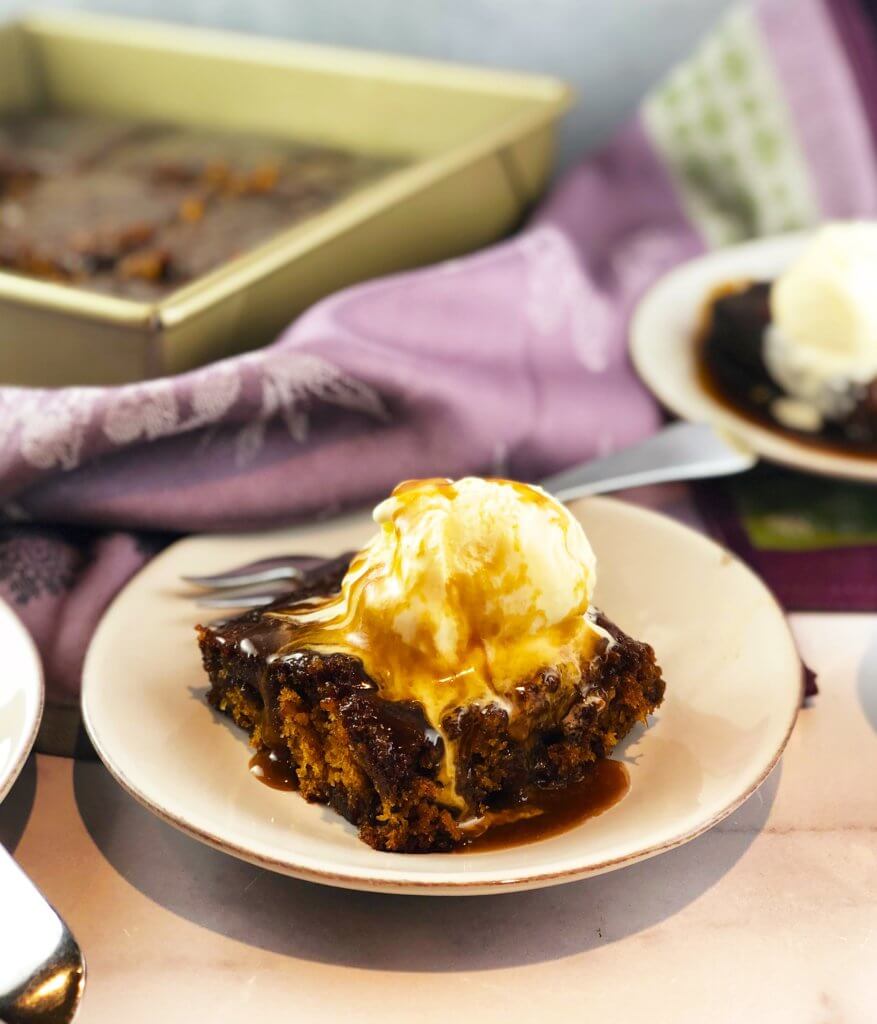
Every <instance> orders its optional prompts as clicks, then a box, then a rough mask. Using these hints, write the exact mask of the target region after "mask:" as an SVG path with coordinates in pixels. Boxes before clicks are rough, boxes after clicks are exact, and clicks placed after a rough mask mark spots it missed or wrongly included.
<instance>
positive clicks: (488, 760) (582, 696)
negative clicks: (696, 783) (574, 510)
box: [199, 477, 664, 852]
mask: <svg viewBox="0 0 877 1024" xmlns="http://www.w3.org/2000/svg"><path fill="white" fill-rule="evenodd" d="M375 520H376V521H377V524H378V532H377V533H376V535H375V536H374V537H373V538H372V539H371V540H370V541H369V543H368V544H367V545H366V546H365V547H364V548H363V549H362V550H361V551H360V552H359V553H358V554H356V555H355V556H354V557H353V559H352V561H350V563H349V567H347V568H346V571H345V567H344V566H342V567H341V568H340V569H338V568H335V570H334V571H333V572H330V573H328V574H326V573H323V574H320V573H319V571H317V572H315V573H314V574H312V575H311V576H310V577H308V578H306V579H305V581H304V583H303V584H302V585H301V586H299V587H298V588H297V589H296V590H295V591H294V592H293V593H291V594H290V595H288V596H287V597H285V598H281V599H280V600H278V601H277V602H275V604H273V605H271V606H269V607H268V608H266V609H260V610H257V611H254V612H250V613H248V614H245V615H242V616H241V617H239V618H236V619H233V620H231V621H230V622H227V623H223V624H220V625H217V626H213V627H200V628H199V636H200V644H201V649H202V653H203V658H204V666H205V668H206V670H207V673H208V676H209V678H210V682H211V690H210V692H209V694H208V699H209V700H210V702H211V703H212V704H213V705H214V706H215V707H217V708H218V709H220V710H221V711H224V712H226V713H227V714H229V715H230V716H231V717H232V719H233V720H234V721H235V722H236V723H237V724H238V725H240V726H242V727H243V728H245V729H246V730H247V731H248V732H249V733H250V736H251V740H252V742H253V745H254V746H255V747H256V748H257V750H258V751H259V752H260V753H261V754H262V755H265V756H267V757H268V758H269V761H268V762H267V765H266V762H265V760H264V758H263V759H262V760H257V768H258V769H259V770H260V771H264V770H265V768H266V767H267V766H268V765H270V767H268V771H269V774H270V775H271V778H272V779H273V780H275V781H276V778H277V773H278V772H280V774H281V776H285V777H286V778H287V779H288V780H289V783H290V785H291V786H292V785H294V786H295V787H296V788H299V789H300V791H301V793H302V795H303V796H304V797H306V798H307V799H308V800H312V801H317V802H321V803H328V804H329V805H330V806H331V807H333V808H334V809H335V810H336V811H337V812H338V813H339V814H342V815H343V816H344V817H346V818H347V819H349V820H350V821H351V822H353V823H354V824H356V825H358V826H359V829H360V837H361V838H362V839H363V840H364V841H365V842H367V843H368V844H369V845H371V846H373V847H375V848H376V849H381V850H390V851H400V852H429V851H443V850H449V849H451V848H453V847H457V846H461V845H465V844H467V843H468V842H470V841H471V840H473V839H475V838H476V837H478V836H480V835H481V834H483V833H484V832H485V831H486V830H488V829H490V828H491V827H494V826H499V827H500V828H507V827H508V826H509V825H510V824H513V823H514V822H515V821H517V820H521V819H533V818H538V817H541V816H543V815H544V816H545V817H546V818H549V817H550V815H549V814H546V813H545V812H546V810H547V805H548V804H550V805H551V807H552V809H557V808H558V807H559V806H562V804H563V797H562V791H563V790H566V789H570V788H571V787H585V788H587V787H588V785H589V784H590V785H598V784H599V782H600V781H601V780H599V779H598V778H596V777H595V773H596V770H597V766H598V765H599V763H600V761H601V759H602V758H604V757H606V756H607V755H608V754H609V753H610V752H611V751H612V749H613V748H614V747H615V745H616V744H617V743H618V742H619V741H620V740H621V739H622V738H623V737H624V736H625V735H626V734H627V733H628V731H629V730H630V729H631V727H632V726H633V725H634V724H635V723H637V722H645V721H646V718H647V716H648V715H649V713H650V712H652V711H653V710H654V709H655V708H656V707H657V706H658V705H659V704H660V703H661V700H662V698H663V694H664V681H663V679H662V678H661V674H660V670H659V668H658V666H657V665H656V663H655V657H654V652H653V651H652V649H651V648H650V647H648V646H647V645H646V644H643V643H640V642H638V641H636V640H633V639H632V638H630V637H629V636H627V635H626V634H625V633H624V632H622V631H621V630H620V629H619V628H618V627H617V626H615V625H613V624H612V623H611V622H610V621H609V620H608V619H606V618H605V617H604V616H602V615H601V614H600V613H599V612H597V611H596V610H595V609H594V608H593V606H592V604H591V596H592V593H593V588H594V583H595V577H596V559H595V556H594V553H593V551H592V549H591V546H590V544H589V543H588V540H587V538H586V536H585V533H584V530H583V529H582V527H581V524H580V523H579V522H578V521H577V520H576V519H575V518H574V517H573V515H572V514H571V513H570V512H569V511H568V509H566V508H565V507H564V506H563V505H561V504H559V503H558V502H557V501H555V500H554V499H553V498H551V497H550V496H549V495H548V494H546V493H545V492H544V491H542V490H540V489H539V488H536V487H530V486H527V485H524V484H518V483H513V482H510V481H504V480H490V481H488V480H481V479H478V478H474V477H469V478H466V479H463V480H460V481H458V482H456V483H454V482H452V481H450V480H425V481H409V482H408V483H405V484H402V485H400V486H399V487H397V488H396V490H395V491H394V493H393V495H392V497H391V498H389V499H388V500H387V501H385V502H383V503H382V504H381V505H379V506H378V508H377V509H376V510H375ZM603 781H605V780H603ZM577 798H578V799H580V798H581V792H580V790H579V789H576V791H575V792H571V793H570V796H569V799H570V800H571V801H576V800H577Z"/></svg>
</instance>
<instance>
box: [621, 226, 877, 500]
mask: <svg viewBox="0 0 877 1024" xmlns="http://www.w3.org/2000/svg"><path fill="white" fill-rule="evenodd" d="M809 237H810V236H809V233H806V232H804V233H797V234H793V235H781V236H778V237H775V238H763V239H758V240H756V241H754V242H745V243H744V244H742V245H734V246H730V247H729V248H727V249H719V250H717V251H715V252H711V253H708V254H707V255H706V256H701V257H699V258H698V259H694V260H691V261H690V262H688V263H684V264H683V265H682V266H680V267H677V268H676V269H675V270H671V271H670V273H669V274H667V275H665V276H664V277H662V278H661V279H660V280H659V281H658V282H657V284H655V285H653V286H652V288H651V289H650V290H649V291H648V292H647V293H646V294H645V296H644V297H643V299H642V300H641V301H640V303H639V305H638V306H637V308H636V311H635V313H634V315H633V318H632V320H631V326H630V351H631V357H632V359H633V363H634V366H635V367H636V369H637V372H638V373H639V375H640V376H641V377H642V379H643V381H645V383H646V385H647V386H648V387H649V388H650V389H651V391H652V392H653V393H654V395H655V396H656V397H657V398H658V400H659V401H660V402H661V403H662V404H663V405H665V406H666V407H667V408H668V409H670V410H671V411H672V412H675V413H676V415H677V416H681V417H683V419H688V420H694V421H696V422H703V421H710V422H713V423H718V424H720V425H723V426H725V427H726V428H727V429H729V430H730V431H732V432H733V433H734V434H735V435H736V436H737V437H739V438H740V440H741V441H743V442H744V443H745V444H747V445H748V446H749V447H750V448H751V449H752V450H753V451H755V452H757V453H758V454H759V455H761V456H762V457H763V458H766V459H770V460H772V461H773V462H779V463H783V464H784V465H787V466H792V467H794V468H796V469H803V470H806V471H809V472H812V473H821V474H823V475H827V476H837V477H844V478H847V479H851V480H863V481H867V482H877V458H869V457H867V456H854V455H844V454H843V453H841V452H831V451H828V450H825V449H821V448H816V447H813V446H811V445H807V444H804V443H802V442H799V441H796V440H795V439H794V438H791V437H788V436H786V435H783V434H781V433H778V432H776V431H773V430H769V429H767V428H765V427H760V426H758V425H757V424H755V423H752V421H751V420H748V419H746V418H745V417H744V416H739V415H736V414H735V413H734V412H732V411H731V410H730V409H727V408H726V407H725V406H723V405H721V404H720V403H718V402H717V401H716V400H715V399H714V398H713V397H712V396H711V395H710V394H709V393H708V392H707V391H706V390H704V388H703V387H702V385H701V383H700V381H699V380H698V376H697V365H696V357H695V342H696V335H697V330H698V328H699V326H700V323H701V318H702V316H703V311H704V307H705V305H706V303H707V301H708V299H709V296H710V295H711V294H712V293H713V291H714V290H715V288H716V287H717V286H719V285H722V284H727V283H728V282H733V281H738V280H747V279H750V280H771V279H773V278H775V277H776V276H777V275H778V274H779V273H781V272H782V271H783V270H784V269H785V268H786V267H787V266H788V265H789V264H790V263H791V261H792V260H793V259H794V258H795V256H796V255H797V254H798V252H800V250H801V247H802V246H803V245H804V244H805V242H806V241H807V240H808V238H809Z"/></svg>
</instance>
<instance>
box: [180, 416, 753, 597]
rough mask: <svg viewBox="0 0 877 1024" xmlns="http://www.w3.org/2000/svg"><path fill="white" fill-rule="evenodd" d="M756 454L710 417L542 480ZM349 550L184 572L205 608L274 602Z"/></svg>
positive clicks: (688, 467) (585, 483)
mask: <svg viewBox="0 0 877 1024" xmlns="http://www.w3.org/2000/svg"><path fill="white" fill-rule="evenodd" d="M756 461H757V458H756V456H755V454H754V453H753V452H752V451H750V450H749V449H747V448H745V447H744V446H743V445H742V444H740V443H739V442H738V441H737V440H735V439H734V438H731V437H729V436H727V435H725V434H724V433H722V432H720V431H719V430H717V429H716V428H715V427H712V426H710V425H709V424H706V423H687V422H678V423H671V424H670V426H668V427H664V429H663V430H661V431H659V432H658V433H657V434H654V435H653V436H652V437H650V438H647V439H646V440H645V441H642V442H640V443H639V444H636V445H633V446H631V447H630V448H625V449H623V450H622V451H619V452H615V453H614V454H612V455H607V456H606V457H605V458H602V459H595V460H593V461H591V462H585V463H582V464H581V465H579V466H574V467H573V468H572V469H567V470H564V471H563V472H562V473H557V474H555V475H554V476H550V477H548V478H547V479H545V480H543V481H542V482H541V486H542V487H543V488H544V489H545V490H546V491H548V492H549V493H551V494H553V495H554V497H555V498H557V499H558V500H559V501H572V500H573V499H574V498H583V497H586V496H588V495H593V494H608V493H610V492H612V491H620V490H624V489H625V488H627V487H641V486H643V485H645V484H657V483H668V482H670V481H679V480H698V479H706V478H709V477H717V476H729V475H731V474H733V473H741V472H743V471H744V470H747V469H751V468H752V467H753V466H754V465H755V463H756ZM345 560H349V556H348V555H343V556H341V557H340V558H335V559H319V558H314V557H313V556H307V555H285V556H284V555H279V556H276V557H275V558H268V559H263V560H261V561H259V562H252V563H250V564H249V565H242V566H239V567H238V568H236V569H230V570H228V571H226V572H221V573H216V574H214V575H210V576H184V577H183V579H184V580H185V581H186V582H187V583H191V584H193V585H194V586H197V587H199V588H201V589H202V591H204V593H201V594H199V595H198V597H197V598H196V601H197V603H198V604H199V605H201V606H202V607H205V608H257V607H262V606H264V605H267V604H270V603H271V602H272V601H274V600H276V599H277V598H278V597H280V596H281V595H282V594H284V593H288V592H289V590H290V585H291V584H294V583H301V582H305V581H307V580H308V579H309V578H311V577H313V574H315V573H319V574H320V575H322V574H324V573H329V572H331V571H333V570H334V569H337V568H339V567H341V566H342V563H344V564H346V562H345Z"/></svg>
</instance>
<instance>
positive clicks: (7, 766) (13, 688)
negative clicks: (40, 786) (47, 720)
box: [0, 601, 43, 800]
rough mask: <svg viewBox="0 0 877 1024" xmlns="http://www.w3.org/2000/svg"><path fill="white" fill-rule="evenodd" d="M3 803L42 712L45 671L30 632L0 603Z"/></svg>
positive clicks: (0, 787)
mask: <svg viewBox="0 0 877 1024" xmlns="http://www.w3.org/2000/svg"><path fill="white" fill-rule="evenodd" d="M0 650H2V651H3V670H2V672H0V800H2V799H3V797H4V796H6V794H7V793H8V792H9V790H10V789H11V788H12V783H13V782H15V780H16V779H17V778H18V773H19V772H20V771H21V769H22V768H23V767H24V762H25V761H26V760H27V755H28V754H29V753H30V751H31V747H32V746H33V744H34V740H35V739H36V736H37V729H38V728H39V724H40V718H41V716H42V713H43V669H42V665H41V663H40V657H39V655H38V654H37V650H36V648H35V647H34V644H33V641H32V640H31V638H30V634H29V633H28V631H27V630H26V629H25V628H24V626H22V624H21V622H20V621H19V619H18V616H17V615H16V614H15V613H14V612H13V611H12V609H11V608H10V607H9V605H7V604H6V603H5V602H4V601H0Z"/></svg>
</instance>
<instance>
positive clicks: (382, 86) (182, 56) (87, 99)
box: [0, 14, 570, 386]
mask: <svg viewBox="0 0 877 1024" xmlns="http://www.w3.org/2000/svg"><path fill="white" fill-rule="evenodd" d="M569 100H570V93H569V90H568V88H567V87H566V86H565V85H564V84H563V83H562V82H559V81H557V80H555V79H551V78H543V77H538V76H531V75H518V74H506V73H503V72H495V71H484V70H478V69H470V68H465V67H458V66H453V65H445V64H438V63H432V62H426V61H421V60H410V59H405V58H401V57H393V56H386V55H378V54H371V53H364V52H358V51H353V50H339V49H328V48H324V47H318V46H310V45H301V44H296V43H286V42H274V41H269V40H262V39H255V38H247V37H241V36H238V35H234V34H230V33H225V32H215V31H203V30H197V29H184V28H180V27H178V26H173V27H170V26H163V25H155V24H149V23H142V22H138V21H131V20H127V19H125V20H122V19H112V18H102V17H96V16H90V15H60V14H58V15H55V14H52V15H40V16H33V17H26V18H25V19H23V20H21V21H18V22H14V23H11V24H8V25H6V26H5V27H2V28H0V116H2V114H3V112H4V111H13V110H21V109H40V108H48V109H54V110H62V111H69V112H75V113H92V114H102V115H116V116H125V117H128V118H135V119H143V120H149V121H156V120H157V121H164V122H172V123H180V124H189V125H194V126H202V127H204V126H207V127H212V128H218V129H226V130H234V131H248V132H253V133H261V134H263V135H274V136H278V137H287V136H288V137H289V138H291V139H296V140H299V141H302V140H303V141H310V142H316V143H324V144H327V145H335V146H339V147H342V148H345V149H352V150H360V151H363V152H365V153H372V154H376V155H379V156H380V155H387V156H393V157H399V156H402V157H403V158H406V159H407V160H408V161H410V162H408V163H406V164H405V165H404V166H403V167H401V168H400V169H398V170H394V171H392V172H391V173H389V174H387V175H386V176H385V177H383V178H380V179H378V180H376V181H375V182H374V183H372V184H369V185H367V186H365V187H363V188H362V189H361V190H359V191H357V192H355V193H354V194H351V195H349V196H348V197H346V198H344V199H341V200H339V201H338V202H337V203H335V204H334V205H332V206H331V207H329V208H328V209H326V210H325V211H324V212H322V213H318V214H316V215H314V216H312V217H310V218H308V219H306V220H304V221H302V222H300V223H298V224H296V225H295V226H293V227H292V228H290V229H288V230H284V231H282V232H281V233H279V234H278V235H276V236H275V237H274V238H273V239H271V240H270V241H269V242H268V243H267V244H264V245H261V246H259V247H258V248H256V249H253V250H252V251H250V252H248V253H246V254H245V255H243V256H241V257H239V258H236V259H234V260H232V261H230V262H228V263H226V264H225V265H223V266H221V267H219V268H218V269H217V270H215V271H213V272H211V273H209V274H207V275H205V276H204V277H201V278H199V279H197V280H196V281H194V282H192V283H190V284H187V285H186V286H185V287H182V288H180V289H179V290H178V291H174V292H172V293H170V294H169V295H168V296H167V297H166V298H164V299H162V300H161V301H158V302H155V303H152V304H150V303H142V302H134V301H130V300H128V299H119V298H114V297H110V296H104V295H101V294H98V293H94V292H89V291H87V290H85V289H81V288H76V287H74V286H69V285H60V284H54V283H49V282H44V281H39V280H36V279H29V278H26V277H24V276H21V275H17V274H9V273H0V381H2V382H5V383H16V384H30V385H50V386H51V385H66V384H113V383H118V382H122V381H133V380H140V379H144V378H148V377H154V376H159V375H164V374H171V373H178V372H180V371H181V370H186V369H188V368H190V367H193V366H197V365H200V364H202V363H205V362H209V361H211V360H214V359H218V358H221V357H223V356H227V355H230V354H232V353H235V352H240V351H242V350H244V349H248V348H254V347H256V346H259V345H263V344H265V343H267V342H269V341H271V340H272V339H273V338H274V337H275V336H276V335H277V334H278V332H279V331H280V330H281V329H282V328H283V327H284V326H286V325H287V324H288V323H289V322H290V321H291V320H292V319H293V318H294V317H295V315H296V314H297V313H299V312H301V311H302V310H303V309H305V308H306V307H307V306H309V305H311V304H312V303H313V302H315V301H316V300H317V299H319V298H321V297H322V296H324V295H327V294H329V293H330V292H333V291H335V290H337V289H339V288H341V287H343V286H345V285H348V284H351V283H353V282H355V281H361V280H364V279H365V278H369V277H375V276H377V275H380V274H386V273H389V272H391V271H397V270H402V269H405V268H407V267H414V266H418V265H423V264H426V263H430V262H432V261H435V260H439V259H443V258H446V257H450V256H454V255H457V254H460V253H463V252H466V251H469V250H472V249H475V248H477V247H478V246H481V245H484V244H485V243H487V242H490V241H492V240H494V239H496V238H499V237H501V236H502V235H503V234H505V233H507V232H508V231H509V230H510V229H511V228H512V227H513V226H514V225H515V224H516V223H517V222H518V221H519V220H520V218H521V217H522V215H523V213H524V212H525V211H526V209H527V207H528V206H529V205H530V204H531V203H532V202H533V201H534V199H535V198H537V196H538V195H539V193H540V192H541V190H542V189H543V187H544V185H545V182H546V179H547V177H548V174H549V172H550V168H551V162H552V156H553V141H554V129H555V126H556V122H557V119H558V118H559V117H560V115H561V113H562V112H563V111H564V110H565V109H566V107H567V106H568V104H569Z"/></svg>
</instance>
